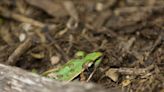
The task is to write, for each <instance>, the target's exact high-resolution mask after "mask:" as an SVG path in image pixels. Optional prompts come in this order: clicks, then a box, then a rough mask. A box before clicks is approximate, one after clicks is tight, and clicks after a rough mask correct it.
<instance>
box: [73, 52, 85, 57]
mask: <svg viewBox="0 0 164 92" xmlns="http://www.w3.org/2000/svg"><path fill="white" fill-rule="evenodd" d="M84 56H85V52H84V51H78V52H76V54H75V57H84Z"/></svg>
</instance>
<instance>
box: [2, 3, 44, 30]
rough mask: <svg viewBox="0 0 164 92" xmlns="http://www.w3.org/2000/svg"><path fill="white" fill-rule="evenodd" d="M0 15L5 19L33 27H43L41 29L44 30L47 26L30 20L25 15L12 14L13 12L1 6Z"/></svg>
mask: <svg viewBox="0 0 164 92" xmlns="http://www.w3.org/2000/svg"><path fill="white" fill-rule="evenodd" d="M0 15H2V16H3V17H6V18H11V19H14V20H16V21H19V22H25V23H29V24H31V25H34V26H37V27H41V28H43V27H44V26H45V24H44V23H42V22H39V21H37V20H34V19H32V18H28V17H26V16H24V15H20V14H17V13H14V12H11V11H9V10H7V9H5V8H3V7H1V6H0Z"/></svg>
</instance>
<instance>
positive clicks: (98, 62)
mask: <svg viewBox="0 0 164 92" xmlns="http://www.w3.org/2000/svg"><path fill="white" fill-rule="evenodd" d="M101 60H102V58H99V59H98V60H96V61H95V63H94V70H93V72H92V73H91V74H90V75H89V77H88V79H87V82H89V80H90V79H91V78H92V76H93V74H94V73H95V72H96V69H97V67H98V66H99V65H100V63H101Z"/></svg>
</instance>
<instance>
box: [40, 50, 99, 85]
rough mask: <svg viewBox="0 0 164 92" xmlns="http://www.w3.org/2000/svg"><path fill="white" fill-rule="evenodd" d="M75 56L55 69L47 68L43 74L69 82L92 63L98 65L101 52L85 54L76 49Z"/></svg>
mask: <svg viewBox="0 0 164 92" xmlns="http://www.w3.org/2000/svg"><path fill="white" fill-rule="evenodd" d="M75 56H76V58H75V59H71V60H69V61H68V62H67V63H65V64H64V65H62V66H61V67H59V68H57V69H52V70H48V71H46V72H44V73H43V75H44V76H47V77H50V78H53V79H56V80H59V81H66V82H69V81H71V80H73V79H74V78H75V77H77V76H78V75H79V74H80V73H82V72H83V71H84V70H85V69H87V68H89V67H90V66H91V65H92V64H94V66H95V67H98V65H99V64H100V62H101V61H102V60H101V59H102V58H101V57H102V53H101V52H92V53H89V54H87V55H86V54H85V52H83V51H78V52H77V53H76V54H75Z"/></svg>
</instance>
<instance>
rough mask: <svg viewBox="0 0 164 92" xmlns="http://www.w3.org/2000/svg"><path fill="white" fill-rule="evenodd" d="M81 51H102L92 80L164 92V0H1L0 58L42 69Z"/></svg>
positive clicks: (133, 90) (139, 91)
mask: <svg viewBox="0 0 164 92" xmlns="http://www.w3.org/2000/svg"><path fill="white" fill-rule="evenodd" d="M79 50H81V51H85V52H86V53H90V52H94V51H99V52H102V53H103V59H102V62H101V64H100V66H99V67H98V68H97V69H96V72H95V73H94V75H93V76H92V78H91V79H90V82H94V83H97V84H100V85H102V86H103V87H104V88H118V87H119V88H122V89H123V90H126V92H163V91H164V0H69V1H68V0H67V1H66V0H1V1H0V63H4V64H8V65H12V66H17V67H20V68H22V69H25V70H28V71H30V72H31V71H32V72H36V73H38V74H41V73H43V72H44V71H46V70H49V69H52V68H54V67H57V66H59V65H62V64H64V63H66V62H67V61H68V60H70V59H72V58H74V54H75V53H76V52H77V51H79ZM109 69H115V70H117V73H116V72H115V73H116V75H115V73H111V72H110V73H109V74H107V71H108V70H109ZM92 70H93V67H91V68H89V69H87V70H86V71H84V72H83V73H82V74H81V75H80V76H78V78H77V79H75V80H78V79H79V80H80V81H86V78H87V77H88V75H89V74H91V73H92ZM142 71H144V72H142ZM117 75H118V79H117ZM111 76H114V78H116V80H113V79H112V78H111Z"/></svg>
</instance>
